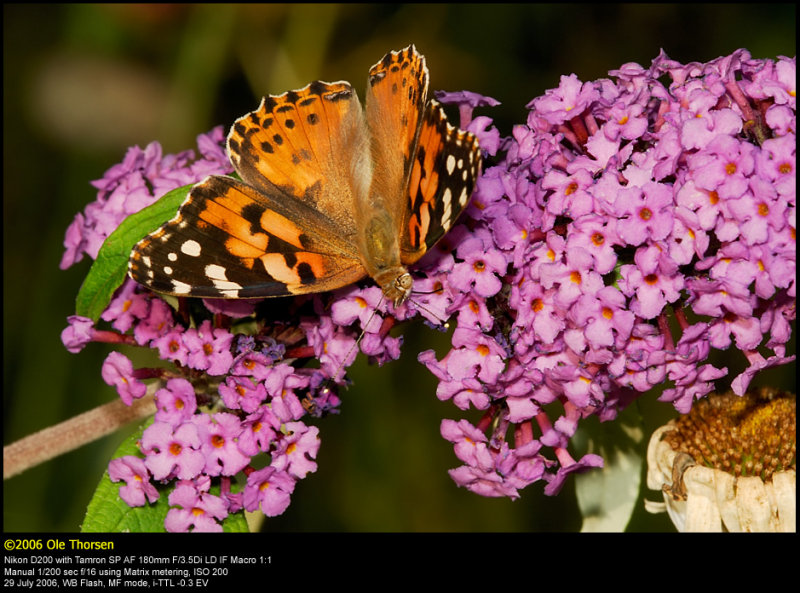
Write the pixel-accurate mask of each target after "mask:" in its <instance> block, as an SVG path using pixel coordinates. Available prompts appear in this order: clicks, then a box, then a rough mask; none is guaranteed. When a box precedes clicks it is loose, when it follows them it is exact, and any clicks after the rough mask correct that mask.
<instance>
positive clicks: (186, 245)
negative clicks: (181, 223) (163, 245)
mask: <svg viewBox="0 0 800 593" xmlns="http://www.w3.org/2000/svg"><path fill="white" fill-rule="evenodd" d="M201 251H202V249H201V248H200V243H198V242H197V241H194V240H192V239H189V240H188V241H184V242H183V244H182V245H181V252H182V253H185V254H186V255H189V256H191V257H198V256H199V255H200V252H201Z"/></svg>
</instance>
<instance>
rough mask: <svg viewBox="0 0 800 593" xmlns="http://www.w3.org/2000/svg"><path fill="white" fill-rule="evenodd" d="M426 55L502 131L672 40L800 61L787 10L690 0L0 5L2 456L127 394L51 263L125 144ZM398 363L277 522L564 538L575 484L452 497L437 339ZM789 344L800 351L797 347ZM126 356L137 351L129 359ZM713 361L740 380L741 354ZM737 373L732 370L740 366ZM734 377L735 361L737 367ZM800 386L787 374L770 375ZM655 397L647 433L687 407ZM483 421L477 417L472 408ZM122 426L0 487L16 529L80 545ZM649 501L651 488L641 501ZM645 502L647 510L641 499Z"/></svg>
mask: <svg viewBox="0 0 800 593" xmlns="http://www.w3.org/2000/svg"><path fill="white" fill-rule="evenodd" d="M412 42H413V43H415V44H416V45H417V47H418V48H419V49H420V51H421V52H422V53H424V54H425V56H426V57H427V60H428V66H429V68H430V71H431V86H432V88H433V89H446V90H460V89H469V90H472V91H476V92H479V93H483V94H487V95H491V96H493V97H495V98H496V99H498V100H500V101H501V102H502V105H501V106H500V107H498V108H495V109H494V110H491V112H489V111H487V112H486V113H487V114H489V115H491V116H493V117H494V118H495V120H496V123H497V125H498V127H499V128H500V130H501V133H502V134H503V135H509V134H510V131H511V126H512V125H514V124H518V123H523V122H524V121H525V116H526V110H525V109H524V106H525V104H526V103H527V102H528V101H530V100H531V99H532V98H534V97H536V96H537V95H540V94H541V93H543V92H544V91H545V89H548V88H553V87H556V86H557V85H558V82H559V76H561V75H568V74H570V73H573V72H574V73H575V74H577V76H578V77H579V78H580V79H581V80H584V81H588V80H592V79H595V78H599V77H604V76H606V75H607V72H608V71H609V70H611V69H615V68H618V67H619V66H620V65H622V64H624V63H626V62H638V63H639V64H642V65H643V66H648V65H649V64H650V61H651V60H652V59H653V58H654V57H655V56H656V55H657V54H658V52H659V50H660V49H661V48H664V50H665V51H666V52H667V54H668V55H669V56H670V57H671V58H673V59H676V60H679V61H681V62H684V63H685V62H689V61H707V60H710V59H713V58H716V57H718V56H720V55H724V54H729V53H731V52H732V51H734V50H735V49H737V48H740V47H745V48H747V49H749V50H750V52H751V53H752V55H753V57H756V58H773V59H774V58H775V57H776V56H778V55H787V56H794V55H795V51H796V50H795V44H796V34H795V6H794V4H786V5H774V4H763V3H759V4H730V5H726V4H713V5H701V4H686V5H597V4H592V5H544V6H540V5H464V4H442V5H438V4H425V5H392V4H382V5H369V4H366V5H335V4H333V5H328V4H326V5H305V4H300V5H294V6H289V5H269V6H253V5H246V6H245V5H242V6H237V5H226V6H215V5H161V6H147V5H74V6H61V5H58V6H55V5H54V6H48V5H4V7H3V147H4V152H3V280H4V283H3V297H4V299H3V431H4V444H8V443H10V442H13V441H14V440H16V439H18V438H21V437H23V436H25V435H27V434H30V433H31V432H34V431H36V430H39V429H41V428H44V427H46V426H49V425H51V424H53V423H56V422H59V421H62V420H64V419H66V418H69V417H72V416H73V415H75V414H78V413H80V412H83V411H86V410H88V409H91V408H93V407H95V406H97V405H99V404H102V403H105V402H108V401H110V400H111V399H113V398H115V397H116V393H115V391H114V390H113V389H112V388H110V387H108V386H107V385H105V383H103V381H102V379H101V378H100V366H101V364H102V361H103V359H104V358H105V356H106V354H107V353H108V351H109V348H108V347H106V346H104V345H99V344H92V345H90V346H89V347H87V348H86V349H85V350H84V351H83V352H81V353H80V354H77V355H73V354H69V353H68V352H67V351H66V350H65V349H64V348H63V346H62V344H61V341H60V333H61V331H62V329H63V328H64V327H65V325H66V317H67V316H68V315H70V314H72V313H73V312H74V299H75V295H76V294H77V292H78V288H79V286H80V284H81V282H82V280H83V277H84V275H85V274H86V272H87V270H88V266H89V264H88V262H82V263H81V264H78V265H76V266H74V267H73V268H71V269H69V270H67V271H61V270H59V268H58V264H59V261H60V259H61V256H62V253H63V246H62V242H63V238H64V231H65V230H66V228H67V226H68V225H69V223H70V222H71V221H72V219H73V217H74V215H75V214H76V213H77V212H79V211H81V210H82V209H83V208H84V207H85V205H86V204H87V203H88V202H90V201H92V200H94V199H95V190H94V189H93V188H92V187H90V186H89V181H91V180H93V179H98V178H100V177H102V175H103V173H104V171H105V170H106V169H107V168H108V167H110V166H111V165H113V164H115V163H118V162H119V161H121V160H122V157H123V156H124V154H125V151H126V148H127V147H128V146H130V145H134V144H138V145H139V146H142V147H144V146H145V145H146V144H147V143H149V142H150V141H152V140H158V141H160V142H161V144H162V146H163V147H164V151H165V153H169V152H178V151H181V150H185V149H187V148H194V147H195V137H196V136H197V134H199V133H202V132H205V131H207V130H209V129H210V128H211V127H213V126H215V125H218V124H224V125H225V126H226V128H227V127H228V126H229V125H230V124H231V122H232V121H233V120H234V119H235V118H236V117H238V116H240V115H242V114H243V113H246V112H248V111H250V110H252V109H254V108H255V107H256V106H257V105H258V102H259V100H260V97H261V96H262V95H263V94H266V93H280V92H283V91H285V90H288V89H293V88H298V87H302V86H304V85H305V84H306V83H308V82H310V81H311V80H315V79H318V78H320V79H323V80H341V79H343V80H349V81H351V82H353V84H354V85H355V86H356V87H357V88H359V89H360V88H361V87H362V85H363V84H365V82H366V75H367V70H368V68H369V67H370V66H371V65H372V64H373V63H375V62H376V61H377V60H378V59H379V58H380V57H382V56H383V55H384V54H385V53H386V52H387V51H389V50H390V49H400V48H402V47H405V46H406V45H408V44H409V43H412ZM405 336H406V338H405V339H406V343H405V346H404V357H403V359H402V360H401V361H398V362H396V363H392V364H389V365H386V366H384V367H382V368H380V369H379V368H375V367H370V366H368V365H366V364H364V363H363V361H362V362H360V363H358V364H357V365H356V366H355V367H354V368H353V369H352V373H351V375H352V378H353V380H354V381H355V386H354V387H353V388H352V389H351V390H350V391H348V392H346V393H344V394H343V405H342V413H341V415H339V416H334V417H329V418H327V419H325V420H324V421H322V422H321V423H319V425H320V428H321V436H322V448H321V450H320V453H319V456H318V462H319V471H318V472H317V473H316V474H311V475H310V476H309V477H308V478H307V479H306V480H303V481H301V482H300V483H299V484H298V487H297V489H296V491H295V494H294V498H293V503H292V505H291V506H290V507H289V509H288V510H287V512H286V513H285V514H284V515H283V516H282V517H280V518H278V519H275V520H271V521H268V522H267V528H268V529H270V530H292V531H512V530H513V531H574V530H577V529H579V528H580V524H581V519H580V516H579V514H578V512H577V507H576V502H575V492H574V486H573V484H572V482H571V481H570V482H568V484H567V486H566V487H565V488H564V490H563V491H562V493H561V494H560V495H559V496H558V497H552V498H551V497H546V496H544V495H543V494H542V489H543V484H535V485H533V486H531V487H529V488H527V489H526V490H524V491H523V496H522V498H521V499H520V500H518V501H516V502H511V501H509V500H505V499H502V500H494V499H483V498H480V497H478V496H475V495H473V494H471V493H469V492H467V491H466V490H464V489H459V488H457V487H456V486H455V485H454V483H453V482H452V481H451V480H450V478H449V477H448V475H447V470H448V469H450V468H453V467H456V466H457V465H459V462H458V460H457V459H456V458H455V456H454V454H453V452H452V447H451V445H450V444H449V443H447V442H446V441H444V440H443V439H442V438H441V437H440V436H439V424H440V421H441V419H442V418H460V417H462V415H461V413H460V411H458V410H457V409H456V408H455V407H454V406H453V405H452V404H450V403H441V402H439V401H438V400H437V399H436V397H435V387H436V382H435V380H434V377H433V376H432V375H431V374H430V373H428V372H427V370H425V369H424V367H422V366H421V365H419V363H417V362H416V353H417V352H419V351H420V350H422V349H426V348H430V347H434V348H436V349H437V351H438V352H439V354H440V356H441V355H442V354H443V353H444V352H446V350H447V346H448V342H447V337H446V336H441V335H436V334H434V333H433V332H431V331H429V330H427V329H426V328H424V327H416V326H414V327H408V328H406V331H405ZM792 348H793V346H792ZM125 352H126V353H127V354H129V355H131V356H136V353H135V351H133V350H126V351H125ZM725 354H726V355H730V356H731V357H732V358H731V360H730V361H728V360H722V361H721V362H718V363H717V366H724V365H728V366H729V367H730V368H731V369H735V368H741V362H740V361H739V360H738V359H740V358H741V355H740V354H738V353H737V352H735V351H734V352H733V353H725ZM734 359H735V360H734ZM737 365H738V367H737ZM766 381H772V382H773V383H777V384H778V386H781V387H786V388H791V389H794V365H789V368H786V369H781V370H779V371H773V372H771V373H770V374H769V375H768V376H764V377H759V378H758V379H757V381H756V384H760V383H764V382H766ZM654 400H655V396H653V395H652V394H648V395H646V396H644V397H642V398H641V399H640V402H639V405H640V407H641V412H642V414H643V415H644V418H645V427H646V429H647V430H648V431H649V430H652V428H654V427H655V426H658V425H659V424H661V423H663V421H664V420H665V419H667V418H670V417H672V416H674V415H675V413H674V410H673V409H672V407H671V406H669V405H667V404H659V403H658V402H655V401H654ZM470 417H472V416H470ZM129 433H130V430H127V431H121V432H120V433H118V434H115V435H112V436H110V437H107V438H105V439H102V440H101V441H99V442H97V443H94V444H91V445H89V446H86V447H84V448H82V449H81V450H79V451H76V452H73V453H71V454H68V455H66V456H63V457H62V458H60V459H58V460H56V461H53V462H51V463H48V464H45V465H43V466H41V467H38V468H35V469H33V470H30V471H28V472H26V473H25V474H23V475H21V476H18V477H16V478H13V479H11V480H10V481H8V482H7V483H5V484H4V508H3V526H4V529H5V530H6V531H75V530H77V529H78V526H79V525H80V522H81V520H82V518H83V514H84V511H85V507H86V504H87V502H88V500H89V497H90V495H91V493H92V492H93V490H94V487H95V485H96V483H97V481H98V480H99V478H100V476H101V475H102V472H103V470H104V469H105V466H106V463H107V461H108V459H109V458H110V455H111V453H112V452H113V450H114V449H115V448H116V447H117V446H118V444H119V443H120V442H121V441H122V440H123V438H124V437H125V436H127V434H129ZM647 495H648V498H651V499H655V498H656V497H657V495H656V493H652V492H647ZM639 507H641V501H640V504H639ZM629 529H630V530H635V531H662V530H663V531H671V530H672V526H671V524H670V523H669V521H668V520H667V518H666V516H665V515H659V516H650V515H647V514H646V513H644V512H643V511H641V510H638V511H637V512H636V515H635V517H634V520H633V522H632V524H631V525H630V527H629Z"/></svg>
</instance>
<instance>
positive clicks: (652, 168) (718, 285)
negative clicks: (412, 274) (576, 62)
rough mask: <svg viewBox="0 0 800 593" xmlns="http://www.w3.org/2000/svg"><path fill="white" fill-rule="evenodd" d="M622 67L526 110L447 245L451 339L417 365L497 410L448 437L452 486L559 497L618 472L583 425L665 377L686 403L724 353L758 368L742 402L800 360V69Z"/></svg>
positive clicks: (730, 64)
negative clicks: (798, 195) (583, 445)
mask: <svg viewBox="0 0 800 593" xmlns="http://www.w3.org/2000/svg"><path fill="white" fill-rule="evenodd" d="M610 74H611V76H613V77H614V79H615V80H612V79H601V80H597V81H594V82H587V83H583V82H581V81H579V80H578V79H577V77H576V76H575V75H572V76H563V77H562V78H561V84H560V85H559V87H558V88H556V89H553V90H550V91H547V92H546V93H545V95H544V96H542V97H539V98H537V99H534V100H533V101H531V102H530V103H529V104H528V106H527V107H528V109H529V110H530V111H529V113H528V119H527V123H526V124H524V125H518V126H516V127H515V128H514V130H513V134H512V137H511V138H510V139H507V141H506V142H505V143H504V144H503V145H502V147H501V152H503V153H504V154H502V155H501V158H500V159H499V160H498V162H497V164H496V166H492V167H489V168H487V170H486V171H485V172H484V174H483V175H482V177H481V178H480V179H479V180H478V184H477V189H476V191H475V194H474V196H473V199H472V203H471V206H470V208H469V209H468V210H467V214H468V215H469V218H470V219H471V220H468V221H467V222H466V224H465V225H463V226H461V227H460V228H457V229H454V230H453V231H452V234H451V235H450V236H449V239H448V241H449V242H450V243H451V244H454V245H457V247H456V249H455V258H454V260H453V263H452V264H451V268H450V270H449V273H448V274H447V275H446V276H442V278H441V285H442V287H443V290H442V293H441V295H440V297H439V298H440V302H439V307H442V308H444V309H445V311H447V312H448V313H455V314H456V315H457V320H458V324H457V328H456V329H455V331H454V333H453V337H452V345H453V348H452V350H450V352H448V353H447V355H446V356H444V358H443V359H442V360H437V358H436V356H435V354H434V353H433V352H432V351H429V352H423V353H422V354H420V356H419V359H420V361H421V362H423V363H424V364H426V365H427V367H428V368H429V369H430V371H431V372H432V373H434V375H436V377H437V378H438V379H439V381H440V382H439V386H438V388H437V395H438V397H439V398H440V399H442V400H448V399H451V400H452V401H453V403H454V404H455V405H456V406H458V407H459V408H461V409H462V410H467V409H469V408H470V407H474V408H476V409H478V410H483V411H485V412H484V414H483V416H482V418H481V419H480V420H479V422H478V423H477V426H474V425H473V424H471V423H470V422H468V421H466V420H461V421H459V422H455V421H452V420H444V421H443V422H442V426H441V432H442V435H443V436H444V438H445V439H447V440H449V441H451V442H453V443H454V446H455V453H456V456H457V457H458V458H459V459H460V460H461V461H462V462H463V464H464V465H462V466H461V467H459V468H457V469H454V470H452V471H451V476H452V478H453V479H454V480H455V481H456V483H458V484H459V485H461V486H464V487H466V488H468V489H470V490H472V491H474V492H477V493H480V494H482V495H485V496H509V497H511V498H517V497H518V496H519V494H518V490H519V489H520V488H522V487H525V486H527V485H528V484H530V483H532V482H535V481H538V480H545V481H546V483H547V485H546V487H545V492H546V493H548V494H554V493H556V492H558V491H559V489H560V488H561V486H562V484H563V482H564V478H565V477H566V475H567V474H569V473H571V472H575V471H582V470H584V469H586V468H589V467H595V466H598V465H602V459H601V458H599V457H598V456H596V455H586V456H584V457H583V458H581V459H579V460H577V461H576V460H575V459H574V458H573V457H572V456H571V455H570V454H569V453H568V451H567V447H568V444H569V441H570V438H571V437H572V436H573V435H574V433H575V431H576V429H577V426H578V422H579V421H580V420H581V419H582V418H586V417H588V416H592V415H596V416H598V417H599V418H600V419H601V420H610V419H613V418H614V417H615V416H616V414H617V413H618V411H619V410H621V409H622V408H624V407H625V406H626V405H627V404H628V403H630V402H631V401H632V400H633V399H635V398H636V397H638V395H639V394H640V393H643V392H646V391H649V390H651V389H653V388H655V387H658V386H660V385H661V384H666V387H667V388H666V389H664V391H663V394H662V395H661V397H660V398H659V399H660V400H661V401H668V402H672V403H673V405H674V406H675V408H676V409H677V410H679V411H680V412H683V413H685V412H688V411H689V409H691V407H692V403H693V402H694V401H695V400H696V399H698V398H701V397H703V396H705V395H706V394H708V393H709V392H710V391H712V389H713V388H714V383H713V382H714V380H716V379H718V378H720V377H723V376H725V375H727V372H728V371H727V369H726V368H721V369H720V368H715V367H714V366H713V365H711V364H709V363H708V362H707V359H708V355H709V353H710V351H711V349H712V348H714V349H718V350H726V349H728V348H729V347H731V346H732V345H735V347H736V348H737V349H738V350H739V351H740V352H741V353H742V354H743V355H744V357H745V358H746V359H747V361H748V362H749V367H748V368H747V370H746V371H745V372H744V373H742V374H741V375H739V376H738V377H736V378H735V379H734V380H733V389H734V391H735V392H736V393H737V394H739V395H741V394H743V393H744V392H745V390H746V388H747V386H748V383H749V382H750V379H751V378H752V376H753V374H754V373H756V372H757V371H758V370H760V369H763V368H766V367H770V366H775V365H780V364H785V363H788V362H791V361H793V360H794V359H795V357H794V356H793V355H792V356H787V355H786V347H785V345H786V342H787V341H788V339H789V337H790V335H791V331H792V330H791V327H790V322H791V321H792V320H794V318H795V270H796V258H795V253H796V246H795V241H796V235H795V233H796V222H795V140H796V132H795V130H796V107H795V94H796V87H795V59H788V58H783V57H781V58H779V59H778V60H777V61H771V60H754V59H751V57H750V55H749V54H748V52H747V51H745V50H739V51H736V52H734V53H733V54H732V55H730V56H726V57H722V58H719V59H717V60H713V61H711V62H709V63H707V64H701V63H691V64H686V65H683V64H679V63H677V62H675V61H673V60H670V59H669V58H668V57H667V56H666V55H665V54H664V53H663V52H662V54H661V55H659V56H658V57H657V58H656V59H655V60H654V61H653V63H652V65H651V67H650V68H649V69H645V68H642V67H641V66H639V65H638V64H625V65H623V66H622V67H621V68H619V69H618V70H616V71H613V72H611V73H610ZM665 85H668V86H665ZM441 98H442V99H443V100H445V101H447V100H450V102H456V103H459V104H460V106H461V108H462V116H463V115H464V113H465V109H467V110H468V109H469V107H471V106H474V105H475V104H476V102H475V98H474V97H470V96H468V95H464V94H459V95H456V96H443V97H441ZM466 112H467V113H468V111H466ZM477 121H478V120H475V122H473V124H471V125H473V126H474V125H475V124H476V122H477ZM475 131H476V133H478V134H479V136H480V134H481V133H482V130H477V129H476V130H475ZM481 146H482V147H483V148H484V149H485V148H486V147H487V142H485V139H484V138H483V137H481ZM442 300H445V302H441V301H442ZM764 353H766V357H765V354H764ZM535 429H538V433H537V432H536V430H535ZM509 440H511V442H512V443H513V446H512V444H511V443H510V442H509ZM548 450H549V451H550V452H551V453H549V454H548Z"/></svg>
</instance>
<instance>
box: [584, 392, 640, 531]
mask: <svg viewBox="0 0 800 593" xmlns="http://www.w3.org/2000/svg"><path fill="white" fill-rule="evenodd" d="M643 435H644V433H643V431H642V421H641V416H640V415H639V412H638V410H637V409H636V406H628V407H627V408H626V409H625V410H623V411H622V412H620V413H619V415H618V416H617V418H616V419H615V420H614V421H613V422H602V423H601V422H599V421H598V422H590V421H585V422H582V423H581V428H580V430H579V431H578V433H577V434H576V435H575V438H574V440H575V443H576V447H577V448H578V449H580V450H581V452H583V451H584V450H586V452H588V453H595V454H598V455H601V456H602V457H603V460H604V464H603V467H602V468H598V469H595V470H593V471H589V472H585V473H582V474H579V475H577V476H575V491H576V494H577V497H578V506H579V507H580V509H581V513H582V515H583V526H582V527H581V531H590V532H594V531H604V532H622V531H624V530H625V527H626V526H627V525H628V522H629V521H630V518H631V515H632V514H633V511H634V510H635V505H636V502H637V500H638V499H639V488H640V482H641V476H642V463H643V456H642V447H641V444H642V441H643V438H644V437H643ZM581 454H582V453H581Z"/></svg>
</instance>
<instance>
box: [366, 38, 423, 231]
mask: <svg viewBox="0 0 800 593" xmlns="http://www.w3.org/2000/svg"><path fill="white" fill-rule="evenodd" d="M427 96H428V67H427V66H426V64H425V58H424V57H423V56H422V55H420V54H419V53H418V52H417V50H416V48H415V47H414V46H413V45H411V46H409V47H407V48H406V49H403V50H400V51H393V52H389V53H388V54H386V56H384V58H383V59H382V60H381V61H379V62H378V63H377V64H375V65H374V66H373V67H372V68H370V71H369V77H368V79H367V99H366V113H367V123H368V125H369V130H370V134H371V136H372V146H371V152H372V161H373V163H374V166H375V172H374V174H373V182H372V187H371V188H370V194H371V195H372V197H373V199H374V197H376V196H377V197H379V198H380V199H382V200H383V201H384V202H385V204H386V206H387V207H388V208H391V209H392V214H393V215H395V216H397V215H398V214H400V216H398V217H397V222H398V224H399V222H400V220H402V210H403V209H404V208H405V207H406V203H405V201H404V200H403V199H402V198H401V196H403V194H404V189H405V187H406V180H407V179H408V173H409V170H410V165H411V161H412V159H413V156H414V151H415V149H416V145H417V136H418V133H419V127H420V124H421V122H422V117H423V114H424V112H425V105H426V102H427Z"/></svg>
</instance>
